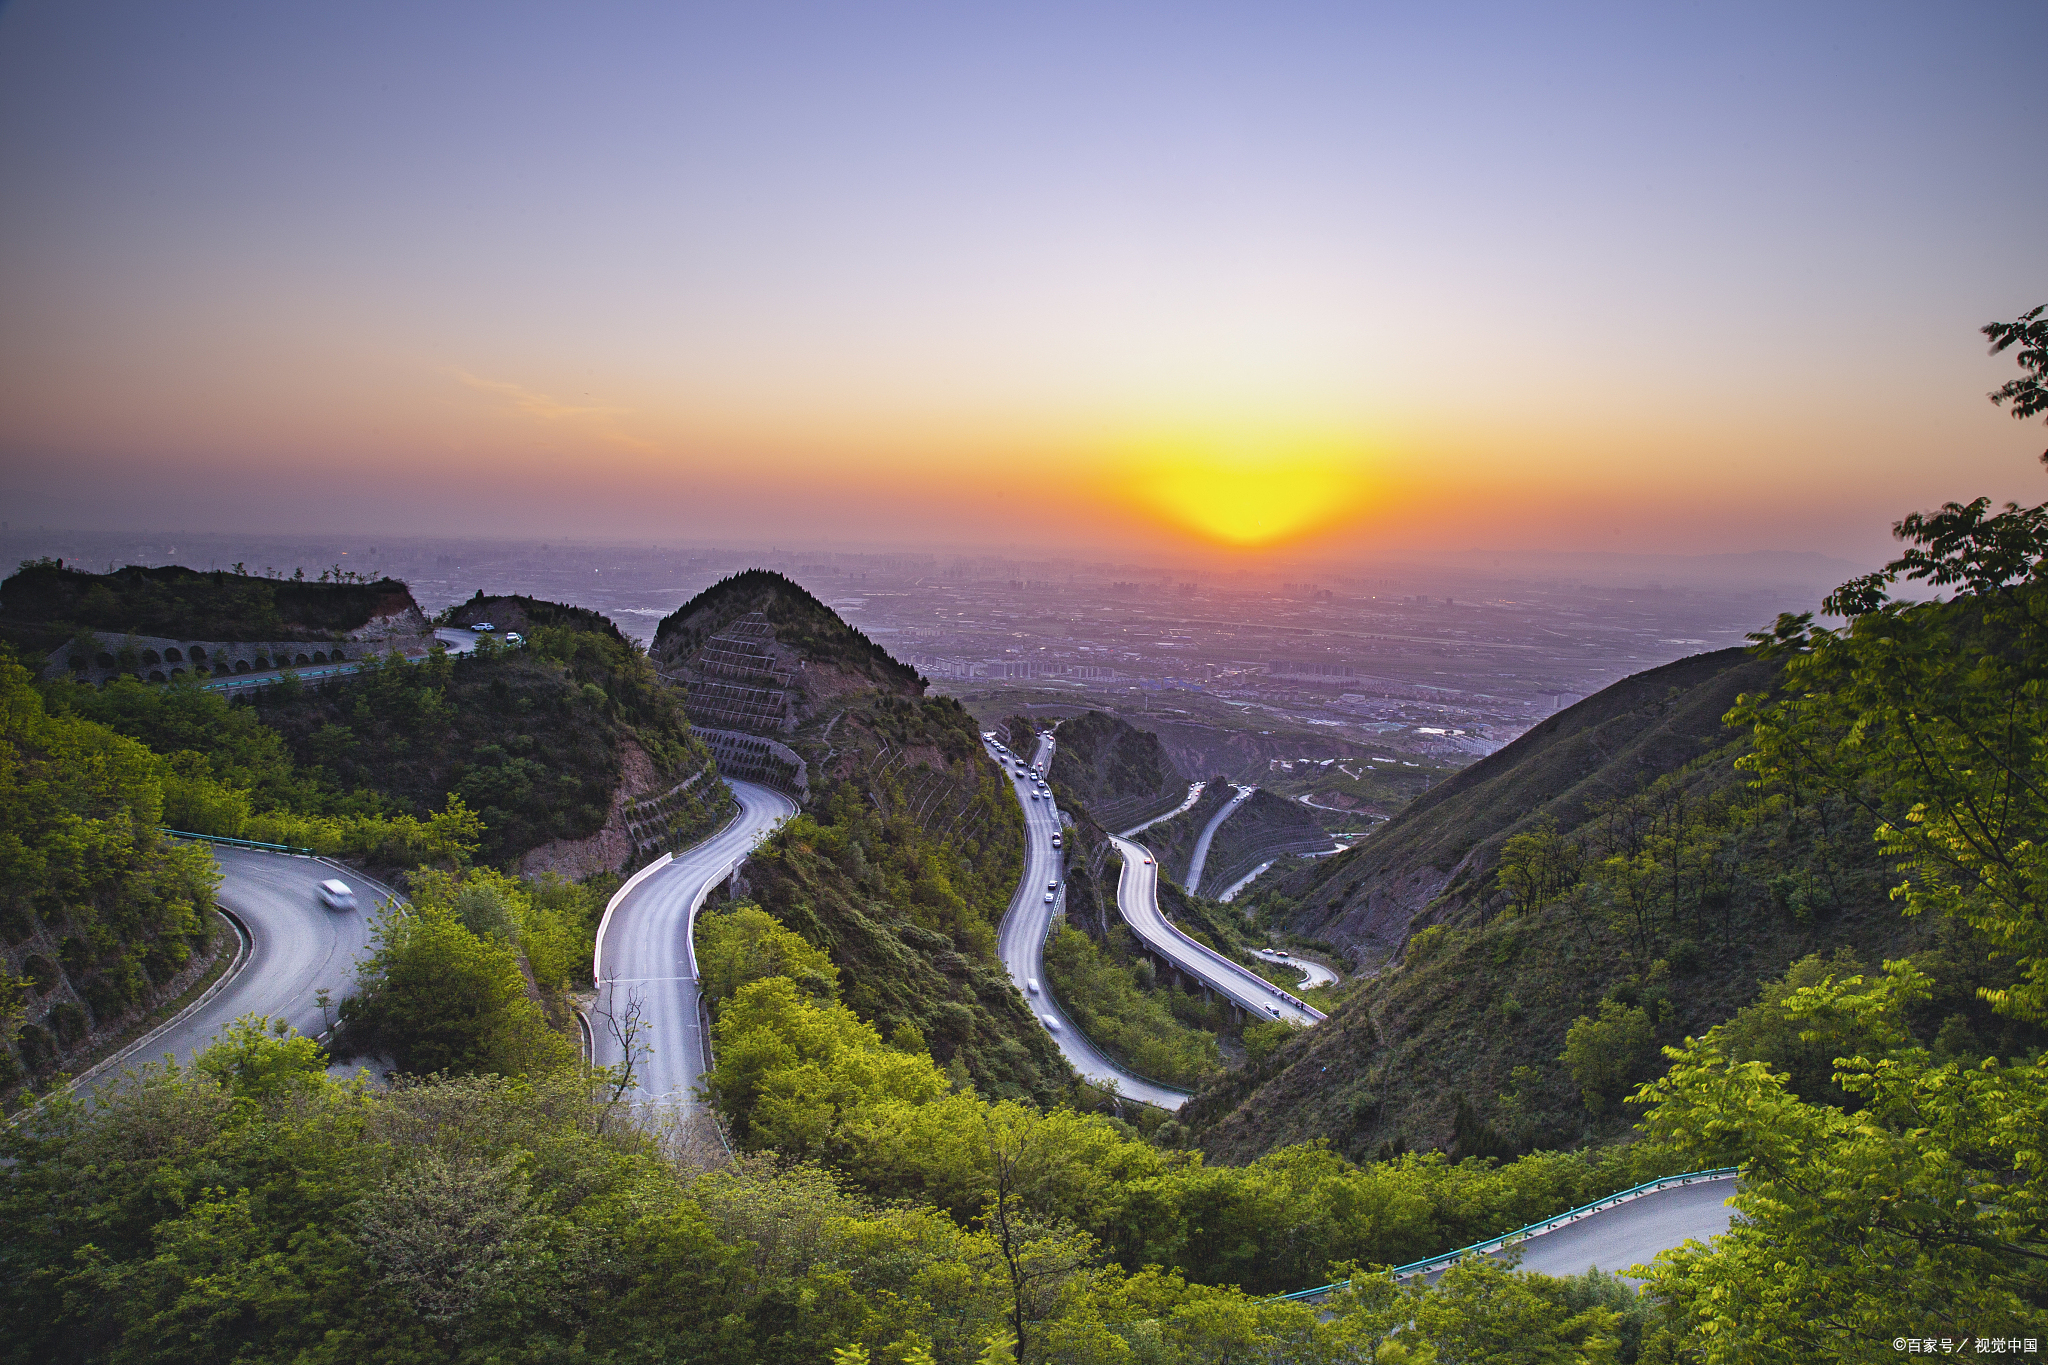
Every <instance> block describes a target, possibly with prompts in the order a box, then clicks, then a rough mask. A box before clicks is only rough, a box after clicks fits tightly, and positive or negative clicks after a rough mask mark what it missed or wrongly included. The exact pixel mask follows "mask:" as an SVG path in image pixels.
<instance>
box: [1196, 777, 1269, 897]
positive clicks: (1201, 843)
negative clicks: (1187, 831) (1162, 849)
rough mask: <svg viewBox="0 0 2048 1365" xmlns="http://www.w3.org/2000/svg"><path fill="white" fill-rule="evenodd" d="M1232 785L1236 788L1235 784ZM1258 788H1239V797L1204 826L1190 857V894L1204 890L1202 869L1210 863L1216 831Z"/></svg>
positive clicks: (1211, 817)
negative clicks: (1210, 847)
mask: <svg viewBox="0 0 2048 1365" xmlns="http://www.w3.org/2000/svg"><path fill="white" fill-rule="evenodd" d="M1231 785H1233V786H1236V784H1235V783H1232V784H1231ZM1257 790H1258V788H1257V787H1238V788H1237V795H1235V796H1233V797H1231V798H1230V800H1229V801H1227V802H1225V803H1224V806H1223V809H1222V810H1219V811H1217V812H1216V813H1215V814H1214V815H1212V816H1210V817H1209V823H1208V824H1206V825H1204V826H1202V832H1201V833H1200V834H1199V835H1197V836H1196V837H1195V851H1194V852H1193V853H1191V854H1189V855H1188V894H1189V895H1190V896H1192V895H1195V894H1196V893H1198V892H1199V891H1201V889H1202V869H1203V868H1204V867H1206V866H1207V865H1208V862H1209V844H1210V841H1211V840H1213V839H1215V837H1216V831H1217V830H1218V829H1219V828H1221V827H1222V824H1223V822H1224V821H1225V820H1228V819H1229V818H1230V817H1231V816H1232V815H1234V814H1236V813H1237V808H1238V807H1239V806H1242V805H1243V804H1244V803H1245V802H1247V801H1249V800H1251V799H1252V793H1253V792H1255V791H1257Z"/></svg>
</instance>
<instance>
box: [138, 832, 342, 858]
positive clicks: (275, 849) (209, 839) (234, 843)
mask: <svg viewBox="0 0 2048 1365" xmlns="http://www.w3.org/2000/svg"><path fill="white" fill-rule="evenodd" d="M156 832H157V833H158V834H168V835H170V836H171V837H172V838H173V839H197V840H199V841H200V842H201V843H207V844H225V845H227V846H228V847H229V848H260V849H262V850H263V851H264V852H266V853H302V854H304V855H306V856H307V857H311V856H312V855H313V853H314V852H315V851H316V850H314V849H310V848H296V847H294V846H293V845H291V844H263V843H258V842H257V841H256V840H254V839H230V838H228V837H227V836H226V835H224V834H194V833H192V832H191V831H190V830H184V829H171V828H170V827H168V826H166V825H158V826H157V828H156Z"/></svg>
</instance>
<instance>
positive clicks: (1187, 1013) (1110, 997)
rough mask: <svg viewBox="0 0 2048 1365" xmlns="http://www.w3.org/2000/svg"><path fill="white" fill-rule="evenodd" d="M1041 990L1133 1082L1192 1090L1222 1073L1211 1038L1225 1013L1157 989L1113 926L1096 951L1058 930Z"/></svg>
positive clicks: (1066, 929) (1089, 942)
mask: <svg viewBox="0 0 2048 1365" xmlns="http://www.w3.org/2000/svg"><path fill="white" fill-rule="evenodd" d="M1044 984H1045V986H1046V988H1047V989H1049V990H1050V991H1051V992H1052V995H1053V998H1054V999H1055V1000H1057V1001H1058V1002H1059V1004H1060V1008H1061V1009H1063V1010H1064V1011H1066V1014H1067V1017H1068V1018H1070V1019H1071V1020H1073V1022H1074V1026H1075V1027H1076V1028H1078V1029H1080V1030H1081V1032H1082V1033H1083V1034H1085V1035H1087V1037H1088V1040H1089V1041H1090V1042H1092V1043H1094V1044H1095V1045H1096V1046H1097V1047H1100V1048H1101V1049H1102V1050H1103V1051H1104V1052H1105V1053H1107V1054H1108V1055H1109V1056H1110V1057H1111V1058H1112V1059H1113V1060H1115V1061H1117V1062H1119V1063H1121V1064H1122V1065H1124V1066H1126V1067H1128V1068H1130V1069H1131V1070H1133V1071H1135V1072H1137V1073H1138V1074H1139V1075H1141V1076H1149V1077H1151V1078H1152V1079H1153V1080H1155V1081H1163V1082H1165V1083H1166V1084H1168V1085H1177V1086H1181V1087H1183V1088H1185V1089H1193V1088H1194V1087H1195V1086H1196V1085H1197V1084H1199V1083H1200V1082H1202V1081H1203V1080H1206V1079H1207V1078H1208V1077H1210V1076H1213V1075H1214V1074H1216V1072H1218V1071H1219V1070H1221V1069H1222V1066H1223V1055H1222V1052H1221V1051H1220V1049H1218V1047H1217V1045H1216V1035H1217V1034H1218V1033H1224V1032H1228V1031H1229V1030H1230V1017H1229V1016H1230V1011H1229V1010H1228V1009H1227V1008H1225V1007H1224V1006H1223V1005H1221V1004H1219V1003H1216V1002H1213V1001H1204V1000H1203V999H1202V997H1201V996H1200V995H1199V994H1193V993H1190V992H1187V991H1183V990H1178V989H1175V988H1174V987H1171V986H1166V985H1162V984H1161V983H1160V982H1159V981H1158V979H1157V973H1156V972H1155V971H1154V969H1153V966H1152V963H1151V961H1150V960H1149V959H1147V958H1145V957H1143V956H1142V955H1141V954H1139V953H1138V951H1137V948H1136V945H1135V944H1133V943H1132V942H1131V938H1130V931H1129V930H1128V929H1126V928H1124V927H1123V926H1122V925H1120V924H1119V925H1118V926H1116V928H1114V929H1112V930H1111V931H1110V941H1109V943H1108V944H1107V945H1104V946H1101V947H1098V946H1097V945H1096V942H1095V940H1094V939H1092V938H1089V937H1088V936H1087V935H1086V934H1084V933H1082V932H1080V931H1079V930H1078V929H1074V928H1072V927H1070V926H1066V925H1062V926H1061V927H1060V929H1059V931H1058V932H1057V933H1055V934H1054V935H1053V936H1052V938H1051V940H1050V941H1048V942H1047V943H1046V945H1045V982H1044Z"/></svg>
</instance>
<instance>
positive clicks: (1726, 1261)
mask: <svg viewBox="0 0 2048 1365" xmlns="http://www.w3.org/2000/svg"><path fill="white" fill-rule="evenodd" d="M1928 989H1929V982H1928V980H1927V978H1926V977H1925V976H1923V975H1922V974H1920V973H1919V972H1917V971H1915V970H1913V969H1912V968H1911V967H1910V966H1908V965H1906V964H1904V963H1890V964H1887V967H1886V972H1885V974H1884V975H1883V976H1881V977H1875V978H1872V977H1867V976H1850V977H1847V978H1844V979H1839V980H1837V979H1833V978H1832V977H1829V978H1827V979H1824V980H1823V981H1821V982H1820V983H1818V984H1815V985H1811V986H1806V987H1802V988H1799V989H1796V990H1793V991H1792V992H1790V993H1789V994H1786V995H1784V996H1782V997H1780V999H1779V1000H1778V1002H1777V1005H1776V1006H1775V1008H1780V1009H1783V1010H1784V1011H1785V1012H1786V1013H1787V1014H1789V1015H1790V1016H1791V1017H1792V1018H1793V1019H1795V1020H1812V1021H1815V1022H1817V1023H1820V1024H1822V1025H1823V1026H1826V1027H1835V1028H1845V1029H1846V1032H1848V1033H1849V1034H1852V1035H1854V1036H1856V1037H1859V1038H1860V1039H1862V1040H1863V1041H1864V1042H1865V1044H1866V1046H1865V1047H1864V1048H1863V1049H1862V1050H1861V1051H1859V1052H1857V1053H1856V1054H1855V1055H1853V1056H1846V1057H1842V1058H1839V1059H1838V1060H1837V1061H1836V1063H1835V1066H1836V1072H1835V1077H1834V1080H1835V1084H1836V1085H1838V1086H1840V1087H1841V1089H1842V1090H1843V1091H1844V1092H1846V1093H1848V1094H1850V1095H1852V1096H1854V1097H1856V1099H1857V1101H1858V1102H1859V1104H1860V1112H1859V1113H1857V1114H1856V1115H1854V1116H1851V1115H1849V1114H1846V1113H1844V1112H1843V1111H1842V1110H1841V1109H1838V1108H1836V1107H1834V1106H1832V1105H1828V1104H1821V1103H1814V1102H1812V1101H1809V1100H1804V1099H1801V1098H1799V1097H1798V1096H1796V1095H1794V1094H1793V1093H1792V1092H1791V1091H1790V1090H1789V1089H1788V1088H1787V1086H1786V1076H1785V1075H1784V1073H1781V1072H1774V1071H1772V1070H1771V1068H1770V1066H1769V1065H1768V1064H1766V1063H1765V1062H1762V1061H1738V1060H1736V1059H1735V1058H1734V1057H1732V1056H1731V1055H1730V1054H1729V1052H1728V1050H1727V1047H1726V1035H1725V1034H1724V1033H1723V1031H1722V1030H1719V1029H1717V1030H1714V1031H1713V1032H1711V1033H1709V1034H1708V1035H1707V1036H1706V1037H1705V1038H1704V1039H1698V1040H1688V1041H1687V1043H1686V1045H1685V1046H1684V1047H1683V1048H1674V1049H1670V1050H1669V1051H1668V1052H1667V1055H1668V1056H1669V1057H1670V1058H1671V1060H1672V1063H1673V1065H1672V1067H1671V1069H1670V1071H1669V1072H1668V1073H1667V1074H1666V1075H1665V1076H1664V1077H1663V1078H1662V1079H1660V1080H1657V1081H1654V1082H1652V1083H1650V1084H1648V1085H1645V1086H1644V1087H1643V1088H1642V1090H1641V1091H1640V1092H1639V1096H1638V1099H1639V1101H1640V1102H1642V1103H1646V1104H1649V1105H1651V1106H1653V1107H1652V1108H1651V1109H1650V1112H1649V1114H1648V1116H1647V1118H1646V1119H1645V1127H1646V1128H1648V1130H1649V1131H1650V1133H1651V1134H1652V1135H1653V1136H1654V1137H1655V1138H1657V1139H1658V1140H1660V1141H1661V1142H1663V1143H1666V1144H1668V1145H1669V1146H1670V1148H1671V1150H1673V1151H1674V1152H1675V1153H1676V1154H1677V1155H1678V1156H1679V1157H1680V1159H1681V1160H1684V1161H1687V1162H1692V1163H1697V1164H1699V1165H1708V1164H1714V1165H1722V1164H1740V1165H1741V1166H1742V1168H1743V1179H1742V1182H1741V1184H1740V1186H1739V1187H1738V1189H1737V1192H1736V1194H1735V1196H1734V1199H1733V1203H1734V1205H1735V1207H1736V1209H1737V1211H1738V1212H1739V1213H1740V1214H1741V1215H1742V1218H1741V1219H1740V1220H1739V1221H1738V1222H1737V1223H1736V1225H1735V1226H1734V1227H1732V1228H1731V1229H1730V1230H1729V1232H1728V1235H1727V1236H1726V1237H1723V1238H1720V1239H1717V1240H1716V1241H1715V1243H1714V1245H1713V1246H1712V1247H1711V1248H1709V1247H1704V1246H1701V1245H1699V1244H1697V1243H1688V1244H1687V1245H1686V1246H1684V1247H1682V1248H1679V1249H1677V1250H1675V1251H1668V1252H1665V1253H1664V1254H1663V1255H1661V1256H1660V1257H1658V1259H1657V1263H1656V1267H1655V1274H1654V1278H1653V1280H1652V1284H1653V1286H1654V1288H1655V1289H1656V1291H1657V1292H1658V1293H1659V1294H1660V1295H1662V1296H1663V1297H1664V1298H1666V1299H1667V1300H1668V1301H1669V1302H1670V1303H1671V1304H1672V1305H1673V1307H1674V1309H1675V1311H1676V1312H1677V1313H1678V1315H1679V1316H1680V1318H1681V1319H1682V1320H1683V1321H1684V1323H1685V1325H1686V1326H1687V1327H1688V1328H1689V1333H1690V1341H1691V1343H1692V1344H1693V1347H1694V1349H1695V1350H1696V1351H1697V1352H1698V1355H1699V1358H1701V1359H1702V1360H1705V1361H1709V1362H1723V1361H1726V1362H1735V1361H1743V1362H1766V1365H1768V1362H1779V1361H1783V1362H1790V1361H1795V1360H1812V1359H1816V1358H1823V1359H1824V1358H1855V1357H1857V1356H1858V1355H1859V1353H1866V1352H1869V1351H1871V1350H1873V1349H1874V1345H1875V1343H1878V1342H1880V1341H1883V1340H1887V1339H1889V1336H1890V1335H1895V1334H1896V1333H1897V1332H1898V1331H1899V1330H1900V1324H1913V1327H1912V1328H1911V1330H1912V1332H1913V1334H1914V1335H1916V1336H1935V1337H1940V1336H1956V1337H1970V1336H1973V1335H1977V1334H1981V1333H1983V1332H1984V1331H1985V1327H1984V1326H1983V1324H1987V1323H2006V1322H2011V1323H2018V1322H2032V1321H2033V1320H2034V1319H2033V1317H2032V1314H2033V1313H2035V1312H2037V1311H2038V1306H2039V1304H2040V1303H2041V1302H2042V1301H2043V1299H2044V1297H2048V1273H2044V1270H2043V1266H2044V1265H2048V1237H2044V1234H2043V1231H2042V1229H2043V1228H2044V1226H2048V1205H2044V1194H2048V1181H2044V1176H2048V1172H2044V1171H2043V1169H2042V1165H2041V1160H2042V1158H2041V1150H2040V1142H2039V1134H2040V1133H2041V1131H2042V1129H2043V1126H2044V1124H2048V1063H2044V1061H2043V1060H2041V1059H2040V1058H2039V1057H2036V1058H2035V1059H2033V1060H2030V1061H2025V1062H2014V1063H2006V1062H2001V1061H1999V1060H1997V1059H1995V1058H1992V1059H1987V1060H1984V1061H1982V1062H1978V1063H1974V1064H1969V1065H1965V1064H1959V1063H1956V1062H1953V1061H1940V1060H1937V1059H1936V1058H1935V1057H1934V1056H1933V1055H1932V1054H1931V1053H1930V1052H1929V1051H1927V1050H1926V1049H1925V1048H1923V1047H1920V1046H1919V1045H1918V1044H1917V1043H1916V1042H1915V1041H1914V1039H1913V1037H1912V1035H1911V1032H1910V1029H1909V1026H1908V1021H1909V1017H1910V1011H1911V1010H1912V1008H1913V1007H1914V1006H1915V1004H1916V1003H1917V1002H1919V1001H1921V1000H1924V998H1925V997H1926V995H1927V993H1928ZM1830 1021H1834V1022H1833V1023H1830Z"/></svg>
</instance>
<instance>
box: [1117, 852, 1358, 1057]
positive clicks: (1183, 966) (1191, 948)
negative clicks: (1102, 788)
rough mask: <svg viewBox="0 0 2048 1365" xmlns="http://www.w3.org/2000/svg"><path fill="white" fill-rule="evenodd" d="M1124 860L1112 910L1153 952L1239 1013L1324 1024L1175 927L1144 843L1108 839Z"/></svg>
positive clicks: (1309, 1010)
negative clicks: (1161, 898)
mask: <svg viewBox="0 0 2048 1365" xmlns="http://www.w3.org/2000/svg"><path fill="white" fill-rule="evenodd" d="M1110 842H1111V843H1112V844H1114V845H1116V848H1117V851H1118V852H1120V853H1122V854H1123V856H1124V870H1123V875H1121V876H1120V877H1118V878H1117V883H1116V905H1117V909H1118V910H1119V911H1121V912H1122V914H1123V917H1124V921H1125V923H1127V924H1129V925H1130V926H1131V928H1132V929H1133V930H1135V931H1136V932H1137V935H1138V937H1139V938H1142V939H1144V940H1145V943H1146V944H1147V946H1149V947H1150V948H1151V949H1152V950H1153V951H1154V952H1156V953H1158V954H1159V955H1160V956H1162V957H1164V958H1166V959H1167V960H1168V961H1169V962H1171V963H1173V965H1174V966H1175V967H1177V968H1179V969H1180V970H1181V971H1183V972H1185V973H1187V974H1188V975H1189V976H1192V977H1194V978H1195V979H1196V980H1198V981H1200V982H1201V983H1202V984H1203V985H1205V986H1207V987H1208V988H1209V989H1210V990H1212V991H1215V992H1217V993H1218V994H1220V995H1222V996H1223V997H1224V998H1225V999H1226V1000H1229V1001H1230V1002H1231V1003H1232V1004H1234V1005H1236V1006H1237V1007H1238V1008H1239V1009H1242V1010H1245V1011H1247V1012H1248V1013H1250V1014H1253V1015H1256V1016H1257V1017H1259V1018H1261V1019H1285V1020H1288V1021H1289V1022H1291V1023H1295V1024H1300V1025H1302V1026H1303V1027H1307V1026H1308V1025H1310V1024H1319V1023H1321V1022H1322V1021H1323V1013H1322V1011H1320V1010H1318V1009H1315V1008H1313V1007H1312V1006H1309V1005H1305V1004H1303V1003H1302V1002H1301V1001H1299V1000H1297V999H1295V998H1294V997H1293V996H1292V995H1289V994H1288V993H1287V992H1286V991H1283V990H1281V989H1280V988H1279V987H1278V986H1275V985H1274V984H1273V983H1272V982H1270V981H1268V980H1266V978H1264V977H1262V976H1258V975H1256V974H1254V973H1252V972H1250V971H1247V970H1246V969H1245V968H1243V967H1240V966H1238V965H1237V964H1236V963H1235V962H1232V961H1231V960H1230V959H1229V958H1227V957H1225V956H1223V954H1221V953H1219V952H1216V951H1215V950H1214V949H1211V948H1205V947H1203V946H1202V945H1201V944H1199V943H1197V942H1195V941H1194V940H1193V939H1191V938H1189V937H1188V936H1187V935H1186V934H1184V933H1182V932H1181V931H1180V930H1179V929H1178V928H1176V927H1175V926H1174V925H1173V923H1172V921H1170V920H1168V919H1167V918H1166V915H1165V914H1164V913H1163V912H1162V911H1161V910H1160V908H1159V868H1158V865H1157V864H1156V863H1154V861H1153V859H1152V854H1151V851H1150V850H1149V849H1147V848H1146V847H1145V846H1144V845H1143V844H1135V843H1132V842H1131V841H1130V840H1129V839H1126V838H1122V837H1114V836H1113V837H1112V838H1111V839H1110Z"/></svg>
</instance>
